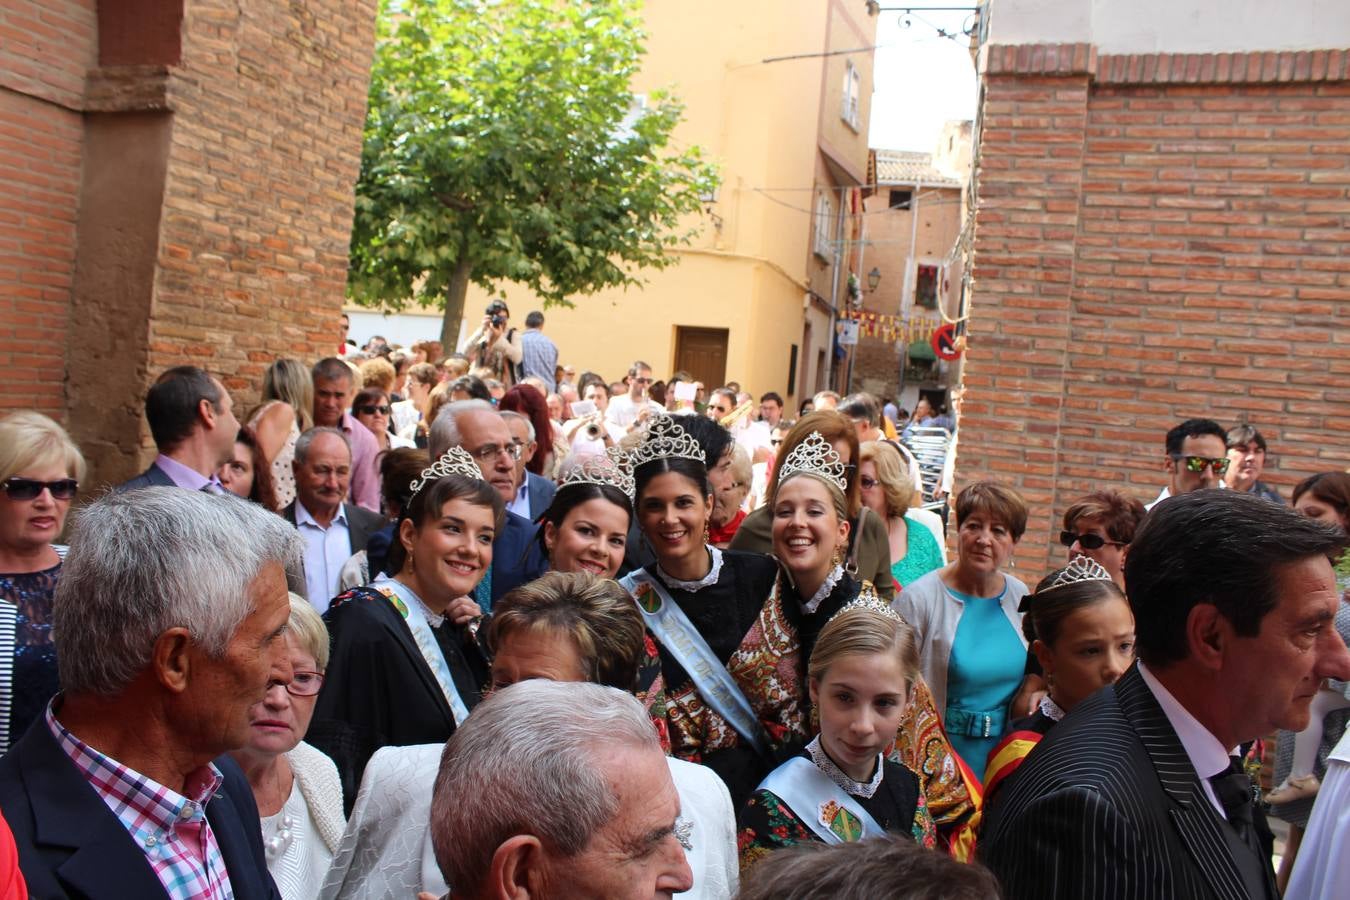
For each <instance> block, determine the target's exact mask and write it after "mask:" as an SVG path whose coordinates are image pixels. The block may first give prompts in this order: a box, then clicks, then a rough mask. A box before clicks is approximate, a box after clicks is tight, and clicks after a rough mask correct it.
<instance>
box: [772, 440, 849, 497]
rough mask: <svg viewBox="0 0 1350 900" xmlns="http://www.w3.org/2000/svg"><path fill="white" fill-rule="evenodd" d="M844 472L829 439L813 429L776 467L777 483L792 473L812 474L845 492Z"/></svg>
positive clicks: (842, 464) (846, 490) (841, 462)
mask: <svg viewBox="0 0 1350 900" xmlns="http://www.w3.org/2000/svg"><path fill="white" fill-rule="evenodd" d="M844 472H845V469H844V463H843V461H842V460H840V458H839V454H838V453H836V452H835V450H834V448H833V447H831V446H830V443H829V441H827V440H825V438H823V437H821V435H820V432H819V431H813V432H811V433H810V434H808V435H807V436H806V440H804V441H802V442H801V443H800V444H798V445H797V446H795V447H793V448H792V452H791V453H789V454H788V455H787V459H785V460H783V464H782V465H781V466H779V467H778V483H779V484H782V483H783V482H784V481H787V480H788V479H789V478H791V477H792V476H793V475H813V476H815V477H816V478H819V479H820V480H821V481H824V482H827V483H829V484H833V485H834V486H835V487H837V488H839V490H841V491H843V492H845V493H847V492H848V481H847V480H846V479H845V477H844Z"/></svg>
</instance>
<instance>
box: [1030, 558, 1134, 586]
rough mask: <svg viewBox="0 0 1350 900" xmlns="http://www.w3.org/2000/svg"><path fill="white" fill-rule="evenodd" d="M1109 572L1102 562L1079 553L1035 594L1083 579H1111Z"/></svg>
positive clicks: (1078, 582) (1079, 581) (1077, 582)
mask: <svg viewBox="0 0 1350 900" xmlns="http://www.w3.org/2000/svg"><path fill="white" fill-rule="evenodd" d="M1114 580H1115V579H1113V578H1112V577H1111V573H1110V572H1108V571H1106V569H1105V568H1103V567H1102V564H1101V563H1099V562H1097V561H1096V560H1095V559H1092V558H1091V557H1088V556H1083V555H1082V554H1079V555H1078V556H1075V557H1074V558H1073V559H1072V560H1070V561H1069V564H1068V565H1067V566H1065V567H1064V568H1062V569H1060V570H1059V571H1058V572H1057V573H1055V577H1054V580H1053V581H1051V582H1050V583H1049V584H1047V585H1046V586H1045V587H1043V588H1041V589H1040V590H1039V591H1037V592H1036V593H1037V594H1044V593H1045V592H1046V591H1053V590H1054V589H1055V588H1061V587H1066V586H1068V585H1070V584H1080V583H1082V582H1084V581H1111V582H1114Z"/></svg>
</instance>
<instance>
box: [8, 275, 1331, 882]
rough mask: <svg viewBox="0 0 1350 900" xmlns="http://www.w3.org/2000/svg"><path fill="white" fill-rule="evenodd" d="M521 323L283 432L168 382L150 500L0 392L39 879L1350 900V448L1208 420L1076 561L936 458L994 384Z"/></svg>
mask: <svg viewBox="0 0 1350 900" xmlns="http://www.w3.org/2000/svg"><path fill="white" fill-rule="evenodd" d="M509 316H510V313H509V309H507V307H506V305H505V304H504V303H503V302H501V301H495V302H494V303H493V305H492V306H490V307H489V308H488V310H487V312H486V314H485V316H484V319H483V322H482V324H481V326H480V327H479V328H477V329H476V330H475V332H474V333H473V334H471V335H470V336H469V337H468V338H467V339H466V341H465V343H464V344H463V346H461V347H460V348H459V351H460V352H458V353H452V354H449V355H448V356H447V355H444V354H443V350H442V348H441V346H440V344H439V343H437V342H434V341H431V342H421V343H417V344H414V345H413V346H411V347H409V348H397V347H390V346H389V345H388V343H387V342H385V341H384V340H383V339H381V338H377V339H372V340H371V341H370V342H368V343H367V344H366V345H365V346H364V347H361V348H358V347H357V346H356V345H355V344H354V343H349V342H348V341H347V340H346V335H345V321H344V335H343V341H342V344H341V346H340V349H339V352H338V353H337V354H335V355H334V356H331V357H327V358H324V359H321V360H318V361H317V362H314V363H312V364H306V363H304V362H302V361H300V360H295V359H279V360H276V361H275V362H274V363H272V365H270V366H269V367H268V368H267V370H266V372H265V374H264V376H263V379H262V382H261V384H259V385H258V394H259V396H260V398H261V399H260V402H259V404H258V406H257V407H256V408H255V409H252V410H249V411H248V414H247V415H241V411H238V410H236V407H235V406H234V402H233V399H232V397H231V395H230V392H229V391H228V390H227V389H226V387H225V385H224V384H223V383H222V381H221V380H220V379H219V378H217V377H214V376H212V375H211V374H209V373H207V372H205V371H203V370H201V369H199V368H195V367H191V366H180V367H176V368H172V369H169V370H167V371H165V372H163V373H160V374H159V375H158V377H157V378H156V379H155V381H154V383H153V384H152V386H151V387H150V389H149V391H148V393H147V395H146V397H145V398H144V410H145V419H146V423H147V426H148V429H149V431H150V434H151V436H152V438H153V439H154V442H155V445H156V447H157V449H158V454H157V456H156V457H155V459H154V461H153V462H152V463H151V464H150V466H149V467H148V468H147V469H146V470H145V471H144V472H143V473H141V474H140V475H138V476H136V477H135V478H133V479H131V480H129V481H127V482H125V483H124V484H121V485H118V486H116V487H114V488H113V489H112V490H109V491H106V492H100V491H96V490H91V489H90V486H86V485H85V484H84V479H85V464H84V458H83V455H82V453H81V451H80V449H79V448H78V447H77V446H76V445H75V444H74V443H73V442H72V441H71V439H70V438H69V436H68V435H67V434H66V433H65V431H64V430H63V429H62V428H61V427H60V426H59V425H58V424H57V423H55V422H54V421H52V420H51V419H49V418H47V417H45V416H42V415H40V414H37V413H33V412H16V413H11V414H9V415H7V416H5V417H4V418H2V419H0V752H2V753H3V756H0V814H3V820H2V821H0V824H4V823H7V828H5V829H3V830H0V896H3V897H6V898H8V897H24V896H33V897H43V898H47V897H104V896H116V897H131V896H134V897H153V896H167V897H171V898H189V897H190V898H199V897H200V898H218V897H219V898H224V897H239V898H244V897H260V898H261V897H282V898H286V900H292V898H318V897H322V898H384V897H394V898H409V900H410V898H413V897H418V896H421V897H433V898H435V897H442V896H446V895H449V896H453V897H455V898H519V897H526V896H530V897H540V898H574V897H607V898H651V897H668V896H671V895H674V894H680V895H681V896H688V897H701V898H730V897H735V896H740V897H745V898H760V897H764V898H768V897H783V898H792V897H800V898H815V897H826V896H829V897H860V898H861V897H908V896H912V897H943V898H993V897H1000V896H1002V897H1007V898H1033V897H1034V898H1041V897H1053V898H1081V897H1089V896H1091V897H1122V898H1125V897H1157V898H1171V897H1186V898H1191V897H1196V898H1200V897H1215V898H1267V900H1274V898H1276V897H1278V896H1280V895H1281V893H1282V892H1283V893H1284V896H1286V897H1299V898H1305V897H1307V898H1311V897H1323V896H1331V895H1332V893H1334V891H1335V890H1336V889H1335V888H1334V885H1336V884H1342V885H1343V884H1345V883H1346V882H1345V881H1344V880H1343V879H1344V877H1345V875H1346V874H1348V873H1347V872H1346V870H1345V866H1346V864H1345V863H1344V862H1342V859H1343V858H1344V857H1345V856H1346V853H1345V851H1346V849H1347V848H1346V847H1344V846H1341V844H1342V842H1343V841H1344V840H1345V833H1346V828H1347V822H1346V821H1344V820H1345V819H1346V814H1345V813H1344V806H1343V798H1344V796H1345V791H1347V790H1350V786H1347V785H1346V782H1345V779H1346V778H1347V774H1346V773H1347V771H1350V738H1345V739H1343V738H1342V735H1343V734H1344V733H1345V724H1346V719H1347V717H1350V688H1347V684H1348V683H1350V652H1347V650H1346V646H1345V640H1347V639H1350V572H1348V571H1347V569H1350V567H1348V566H1346V565H1342V566H1341V568H1340V574H1337V571H1336V570H1335V569H1334V568H1333V566H1334V565H1335V564H1336V563H1337V562H1338V561H1342V553H1343V551H1344V549H1345V545H1346V540H1347V538H1346V529H1347V527H1348V526H1350V475H1347V474H1346V473H1343V472H1326V473H1320V474H1314V475H1312V476H1310V477H1308V478H1306V479H1304V480H1302V481H1300V482H1299V483H1298V484H1297V486H1296V487H1295V488H1294V489H1293V492H1292V496H1291V498H1290V500H1289V503H1288V504H1286V502H1285V500H1284V498H1283V497H1282V496H1281V495H1280V493H1279V492H1278V491H1277V490H1276V489H1275V488H1272V487H1271V486H1270V485H1268V484H1267V483H1266V482H1264V481H1263V480H1262V476H1263V474H1264V462H1265V456H1266V452H1267V447H1266V442H1265V440H1264V438H1263V437H1262V436H1261V434H1260V433H1259V431H1257V430H1256V429H1255V428H1254V427H1252V426H1251V425H1249V424H1246V423H1240V424H1238V425H1237V426H1234V427H1232V428H1229V429H1225V428H1223V427H1222V426H1220V425H1219V424H1217V423H1215V422H1213V421H1211V420H1209V419H1200V418H1197V419H1190V420H1187V421H1185V422H1182V423H1180V424H1179V425H1177V427H1176V428H1174V429H1172V430H1171V431H1170V432H1168V434H1167V435H1166V438H1165V441H1164V448H1163V449H1164V453H1163V455H1162V458H1161V465H1160V468H1161V470H1162V472H1163V474H1164V476H1165V478H1166V484H1165V485H1164V486H1163V488H1162V491H1161V493H1160V495H1159V497H1158V499H1157V500H1155V501H1154V502H1153V503H1152V504H1150V505H1149V507H1148V508H1147V509H1146V508H1145V506H1144V505H1143V504H1142V503H1141V502H1140V501H1139V500H1138V499H1135V498H1132V497H1129V496H1128V495H1126V494H1124V493H1122V492H1121V491H1119V490H1116V489H1111V488H1107V487H1103V488H1102V489H1100V490H1096V491H1093V492H1090V493H1088V494H1086V495H1084V496H1081V497H1078V498H1075V499H1073V500H1072V501H1071V502H1069V503H1067V504H1066V507H1065V510H1064V512H1063V530H1062V532H1061V533H1060V535H1059V539H1060V542H1061V543H1062V544H1063V546H1064V550H1065V554H1064V558H1063V562H1062V564H1060V565H1059V566H1057V567H1056V568H1055V569H1054V570H1053V571H1051V572H1049V573H1044V577H1042V578H1039V579H1038V580H1037V583H1036V584H1035V587H1034V589H1031V588H1029V587H1028V585H1027V583H1025V582H1024V581H1022V580H1021V578H1019V577H1018V575H1017V574H1014V572H1015V571H1016V570H1015V569H1014V568H1013V565H1014V564H1013V558H1014V555H1015V553H1016V550H1017V547H1018V543H1019V541H1021V539H1022V538H1023V535H1024V533H1025V531H1026V528H1027V522H1028V517H1029V510H1028V507H1027V503H1026V501H1025V500H1024V499H1023V497H1022V496H1021V495H1020V494H1019V493H1018V492H1017V491H1016V490H1015V489H1014V488H1012V487H1011V486H1009V485H1006V484H1000V483H997V482H992V481H974V482H971V483H968V484H966V485H964V486H963V487H962V488H961V490H960V491H958V492H955V493H954V495H952V484H951V477H952V474H951V471H952V467H951V460H950V459H949V460H946V461H945V462H946V463H947V464H946V466H945V469H944V467H943V465H942V462H943V461H938V464H937V469H939V470H942V471H939V472H936V473H935V472H934V471H932V470H933V463H932V460H930V459H925V458H922V454H920V453H916V452H915V449H914V447H913V446H912V445H911V444H912V441H913V439H914V436H915V435H917V434H930V433H933V432H934V431H938V432H941V433H943V434H949V433H951V432H955V431H956V430H957V428H958V426H959V408H958V409H956V410H953V413H952V414H948V413H945V412H942V411H940V410H938V409H935V408H934V407H935V405H936V404H935V403H934V401H933V400H932V399H931V398H923V399H922V400H921V401H920V402H919V403H918V404H916V409H915V410H914V412H913V414H910V413H908V412H906V411H904V410H901V409H898V408H897V407H896V406H895V404H894V403H893V402H891V401H889V400H886V399H883V398H877V397H873V396H871V395H868V394H853V395H849V396H846V397H840V396H838V395H836V394H833V393H832V392H828V391H827V392H822V393H821V394H818V395H817V396H815V397H814V398H812V400H811V401H810V408H809V409H808V408H805V405H804V406H803V408H802V409H799V410H798V411H797V418H796V419H795V420H792V419H790V418H789V417H788V416H787V415H785V412H786V411H785V410H784V404H783V400H782V397H781V396H780V395H778V394H777V393H774V392H766V393H764V394H762V395H760V396H759V397H758V398H756V397H755V396H754V395H752V394H751V393H749V392H746V391H743V390H742V389H741V386H740V385H738V384H734V383H732V384H727V385H719V386H716V387H713V388H712V389H707V387H708V386H705V385H702V384H700V383H698V382H696V381H695V380H694V379H692V378H690V377H689V376H688V375H687V374H686V373H678V372H677V373H675V374H673V375H672V376H671V377H670V378H669V379H666V380H665V381H659V380H656V379H654V377H653V369H652V367H651V366H650V365H648V364H646V363H644V362H640V361H638V362H634V363H633V364H632V365H631V366H630V367H629V368H628V370H627V372H626V373H625V375H624V377H623V378H622V379H620V380H619V381H618V382H614V383H610V382H606V380H605V379H604V378H603V377H602V376H601V375H599V374H597V373H593V372H589V371H583V372H582V373H581V374H580V375H578V373H577V370H576V368H575V367H572V366H569V365H565V364H561V363H562V361H561V360H560V357H559V353H558V349H557V347H556V346H555V345H554V344H553V343H552V341H551V340H549V339H548V338H547V337H546V336H545V334H544V331H543V328H544V318H543V316H542V315H541V314H540V313H531V314H530V316H529V317H527V319H526V328H525V329H524V330H523V331H518V330H516V329H514V328H512V327H511V326H510V319H509ZM964 452H965V453H968V454H976V453H978V448H970V447H967V448H966V449H965V451H964ZM925 467H926V468H927V469H928V470H929V471H928V472H926V473H925V472H924V471H921V470H922V469H924V468H925ZM934 474H936V475H937V476H938V477H936V478H934V477H931V476H933V475H934ZM926 475H927V476H929V477H925V476H926ZM77 500H78V501H87V502H83V505H82V506H81V507H80V509H79V510H78V512H77V514H76V515H75V517H74V521H73V524H72V525H71V527H70V528H69V530H68V529H67V527H66V526H67V522H66V519H67V515H68V514H69V513H70V512H71V509H72V506H73V505H74V504H75V503H76V502H77ZM949 518H950V519H951V520H952V522H951V525H950V526H949V524H948V519H949ZM67 533H68V542H67V543H61V540H62V538H63V535H67ZM949 554H950V555H949ZM1037 574H1041V573H1037ZM1277 731H1278V732H1279V736H1278V738H1277V742H1276V744H1277V746H1278V754H1276V753H1274V752H1271V750H1270V749H1269V745H1268V744H1267V742H1266V739H1267V738H1269V736H1271V735H1272V734H1275V733H1276V732H1277ZM1267 755H1269V756H1272V757H1275V756H1277V757H1278V758H1277V760H1276V769H1277V771H1276V783H1275V785H1274V786H1273V787H1274V789H1273V790H1272V791H1271V792H1270V793H1269V795H1268V797H1266V798H1265V799H1266V800H1267V801H1269V803H1273V804H1275V805H1274V806H1273V807H1270V806H1269V803H1266V802H1258V798H1259V797H1260V790H1259V787H1258V785H1259V777H1257V776H1258V774H1259V770H1260V768H1261V766H1262V763H1263V762H1264V760H1265V758H1266V756H1267ZM1337 804H1340V805H1337ZM1268 808H1273V811H1274V812H1275V814H1276V815H1279V816H1281V817H1283V818H1286V819H1287V820H1288V821H1289V822H1290V823H1291V824H1292V825H1293V826H1294V830H1293V831H1292V832H1291V836H1290V839H1289V841H1288V843H1287V846H1286V848H1285V852H1284V856H1283V862H1284V866H1283V868H1282V870H1281V871H1280V872H1279V873H1278V874H1277V872H1276V871H1275V868H1274V866H1273V863H1272V858H1273V835H1272V831H1271V829H1270V827H1269V823H1268V821H1267V818H1266V811H1267V809H1268ZM1305 827H1307V828H1308V832H1307V834H1306V836H1305V835H1304V834H1303V829H1304V828H1305ZM1300 841H1301V842H1302V843H1303V845H1304V846H1303V849H1302V851H1301V852H1299V843H1300ZM1329 892H1330V893H1329Z"/></svg>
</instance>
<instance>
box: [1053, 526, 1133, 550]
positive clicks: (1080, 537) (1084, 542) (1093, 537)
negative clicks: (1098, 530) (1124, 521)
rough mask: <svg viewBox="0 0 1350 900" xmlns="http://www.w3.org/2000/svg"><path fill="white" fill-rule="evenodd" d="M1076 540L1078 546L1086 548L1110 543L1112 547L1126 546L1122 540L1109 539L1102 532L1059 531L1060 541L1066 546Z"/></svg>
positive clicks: (1099, 546)
mask: <svg viewBox="0 0 1350 900" xmlns="http://www.w3.org/2000/svg"><path fill="white" fill-rule="evenodd" d="M1074 541H1077V542H1078V546H1080V547H1082V548H1083V549H1084V550H1097V549H1100V548H1101V547H1102V546H1104V545H1106V544H1110V545H1111V546H1112V547H1124V546H1125V544H1124V543H1122V542H1121V541H1108V540H1107V539H1106V538H1104V537H1102V536H1101V535H1100V534H1076V533H1074V532H1072V531H1061V532H1060V533H1059V542H1060V543H1061V544H1063V545H1064V546H1065V547H1072V546H1073V542H1074Z"/></svg>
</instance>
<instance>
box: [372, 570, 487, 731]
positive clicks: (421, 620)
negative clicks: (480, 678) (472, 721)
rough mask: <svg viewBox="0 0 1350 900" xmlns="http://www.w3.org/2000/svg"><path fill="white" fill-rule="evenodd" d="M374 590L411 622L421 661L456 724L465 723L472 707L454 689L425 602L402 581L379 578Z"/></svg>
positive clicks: (406, 620) (447, 665)
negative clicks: (424, 605) (424, 612)
mask: <svg viewBox="0 0 1350 900" xmlns="http://www.w3.org/2000/svg"><path fill="white" fill-rule="evenodd" d="M371 587H373V588H375V590H377V591H379V592H380V593H381V594H384V595H385V596H386V597H388V598H389V602H390V603H392V604H393V605H394V609H396V610H398V612H399V615H401V616H403V621H405V622H406V623H408V630H409V631H411V632H412V636H413V643H415V644H417V649H418V650H420V651H421V653H422V659H423V660H425V661H426V664H427V668H429V669H431V674H432V676H433V677H434V678H435V679H436V683H437V684H439V685H440V686H441V693H442V694H444V695H445V702H446V703H449V704H450V713H451V715H453V716H454V717H455V725H456V726H457V727H458V726H460V725H463V724H464V720H465V719H467V718H468V717H469V707H468V705H467V704H465V702H464V698H463V697H461V696H460V695H459V689H458V688H456V687H455V679H454V678H453V677H452V676H451V675H450V664H449V663H447V662H446V661H445V654H444V653H443V652H441V648H440V645H439V644H437V643H436V635H435V634H433V633H432V631H431V625H430V623H428V622H427V618H426V616H425V615H423V613H422V600H421V598H420V597H418V596H417V594H416V593H414V592H413V589H412V588H410V587H408V586H407V585H406V584H404V583H402V582H401V581H395V580H394V579H392V578H377V579H375V581H374V582H373V583H372V584H371Z"/></svg>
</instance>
